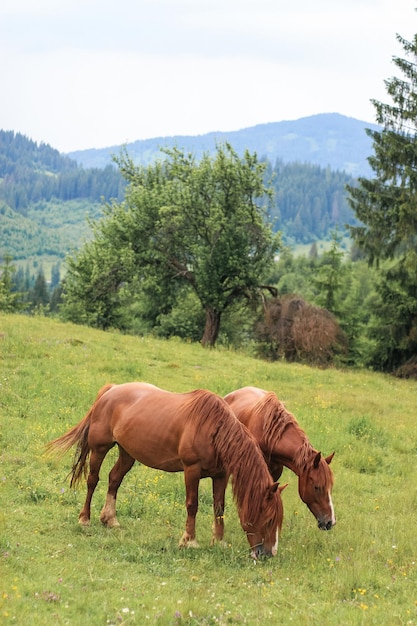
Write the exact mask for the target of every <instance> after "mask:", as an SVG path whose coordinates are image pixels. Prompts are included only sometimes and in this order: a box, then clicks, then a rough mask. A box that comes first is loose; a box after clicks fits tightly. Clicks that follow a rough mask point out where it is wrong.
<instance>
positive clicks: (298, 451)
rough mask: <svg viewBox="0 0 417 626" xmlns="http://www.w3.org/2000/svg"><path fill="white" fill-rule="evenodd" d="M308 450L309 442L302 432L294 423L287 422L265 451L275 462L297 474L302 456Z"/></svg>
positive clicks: (301, 462) (310, 448)
mask: <svg viewBox="0 0 417 626" xmlns="http://www.w3.org/2000/svg"><path fill="white" fill-rule="evenodd" d="M310 450H312V447H311V444H310V442H309V441H308V439H307V437H306V436H305V435H304V433H303V432H302V431H301V430H300V429H299V428H298V427H297V426H295V424H288V426H287V427H286V428H285V430H284V432H283V433H282V435H281V437H280V438H279V439H278V440H275V441H273V443H272V445H270V447H269V449H268V450H265V452H266V453H267V454H268V455H269V456H270V457H271V458H272V459H273V460H274V461H275V462H276V463H280V464H282V465H285V467H288V468H289V469H290V470H291V471H292V472H294V473H295V474H297V476H299V475H300V473H301V472H302V466H303V464H304V463H303V457H304V456H307V455H308V453H309V452H310ZM305 460H306V459H305Z"/></svg>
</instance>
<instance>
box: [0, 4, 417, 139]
mask: <svg viewBox="0 0 417 626" xmlns="http://www.w3.org/2000/svg"><path fill="white" fill-rule="evenodd" d="M413 18H414V21H413ZM414 22H415V11H414V8H413V7H412V6H411V2H410V0H397V1H396V3H393V2H392V1H390V2H389V1H388V0H368V1H366V0H364V1H362V0H361V2H359V0H353V1H351V2H349V3H340V2H335V0H317V1H316V2H315V3H311V1H310V0H298V1H294V0H292V1H291V2H290V1H289V0H280V1H278V0H257V1H253V0H240V1H239V2H237V0H210V1H208V0H207V1H206V0H204V1H203V0H199V1H197V0H119V2H118V3H114V2H113V1H110V0H103V1H101V2H99V1H98V0H60V2H56V0H39V1H38V2H36V3H33V2H32V1H31V0H3V2H2V3H1V5H0V81H1V84H2V86H3V93H4V94H5V95H6V97H3V98H2V100H1V101H0V127H1V128H6V129H11V130H15V131H18V132H22V133H24V134H27V135H28V136H30V137H31V138H32V139H34V140H36V141H45V142H47V143H51V145H53V146H54V147H56V148H58V149H60V150H62V151H70V150H75V149H81V148H87V147H102V146H109V145H116V144H121V143H123V142H125V141H133V140H135V139H140V138H146V137H155V136H163V135H174V134H201V133H204V132H209V131H214V130H233V129H237V128H243V127H245V126H251V125H255V124H258V123H265V122H272V121H279V120H281V119H296V118H297V117H302V116H305V115H311V114H315V113H320V112H328V111H332V112H333V111H337V112H339V113H343V114H346V115H350V116H352V117H357V118H359V119H363V120H365V121H374V109H373V107H372V105H371V104H370V99H371V98H375V99H377V100H379V99H380V100H384V98H386V92H385V85H384V80H385V79H386V78H388V77H389V76H390V75H392V73H393V72H394V68H393V65H392V62H391V58H392V56H393V55H400V56H401V53H402V49H401V47H400V46H399V44H398V43H397V42H396V37H395V36H396V33H397V32H399V33H400V34H401V35H403V36H404V37H406V38H411V37H412V36H413V34H414V27H413V24H414Z"/></svg>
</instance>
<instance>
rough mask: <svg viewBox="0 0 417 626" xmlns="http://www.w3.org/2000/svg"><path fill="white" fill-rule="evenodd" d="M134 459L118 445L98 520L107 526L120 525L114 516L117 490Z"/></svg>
mask: <svg viewBox="0 0 417 626" xmlns="http://www.w3.org/2000/svg"><path fill="white" fill-rule="evenodd" d="M134 462H135V459H134V458H133V457H131V456H130V454H128V453H127V452H126V450H124V449H123V448H122V447H121V446H119V458H118V459H117V461H116V463H115V464H114V466H113V468H112V470H111V472H110V474H109V488H108V490H107V496H106V503H105V505H104V506H103V508H102V510H101V513H100V521H101V522H102V523H103V524H105V526H108V527H109V528H115V527H117V526H120V524H119V522H118V521H117V517H116V498H117V491H118V489H119V487H120V485H121V483H122V480H123V478H124V477H125V476H126V474H127V473H128V471H129V470H130V469H131V468H132V466H133V464H134Z"/></svg>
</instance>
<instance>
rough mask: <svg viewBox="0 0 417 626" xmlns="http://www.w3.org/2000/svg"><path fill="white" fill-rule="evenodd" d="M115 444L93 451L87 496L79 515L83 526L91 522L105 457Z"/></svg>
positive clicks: (79, 520)
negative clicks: (96, 490)
mask: <svg viewBox="0 0 417 626" xmlns="http://www.w3.org/2000/svg"><path fill="white" fill-rule="evenodd" d="M113 445H114V444H112V445H111V446H105V447H102V448H99V449H96V450H92V451H91V455H90V469H89V473H88V477H87V496H86V499H85V503H84V506H83V508H82V509H81V513H80V515H79V516H78V522H79V523H80V524H81V525H82V526H88V525H89V524H90V515H91V500H92V497H93V493H94V491H95V488H96V487H97V483H98V481H99V479H100V467H101V465H102V463H103V461H104V457H105V456H106V454H107V452H108V451H109V450H110V448H111V447H112V446H113Z"/></svg>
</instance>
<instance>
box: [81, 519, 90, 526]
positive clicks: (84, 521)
mask: <svg viewBox="0 0 417 626" xmlns="http://www.w3.org/2000/svg"><path fill="white" fill-rule="evenodd" d="M78 523H79V524H80V526H90V520H89V519H88V517H79V518H78Z"/></svg>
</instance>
